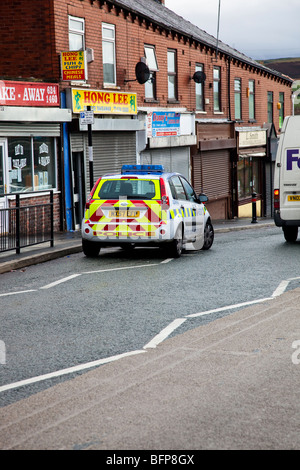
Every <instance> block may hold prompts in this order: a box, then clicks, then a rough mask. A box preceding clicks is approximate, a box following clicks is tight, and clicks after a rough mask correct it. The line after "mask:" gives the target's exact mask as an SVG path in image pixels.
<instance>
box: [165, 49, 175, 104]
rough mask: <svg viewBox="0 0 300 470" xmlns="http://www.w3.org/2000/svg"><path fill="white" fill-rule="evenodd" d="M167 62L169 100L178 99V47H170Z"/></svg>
mask: <svg viewBox="0 0 300 470" xmlns="http://www.w3.org/2000/svg"><path fill="white" fill-rule="evenodd" d="M171 58H172V60H171ZM167 63H168V100H169V101H177V94H178V89H177V50H176V49H168V51H167ZM173 80H174V82H173Z"/></svg>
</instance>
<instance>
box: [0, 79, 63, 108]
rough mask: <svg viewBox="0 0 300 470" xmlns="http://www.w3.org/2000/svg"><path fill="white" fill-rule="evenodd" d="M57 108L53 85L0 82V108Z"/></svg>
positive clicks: (57, 95) (57, 98) (57, 93)
mask: <svg viewBox="0 0 300 470" xmlns="http://www.w3.org/2000/svg"><path fill="white" fill-rule="evenodd" d="M1 105H2V106H44V107H49V106H59V88H58V85H57V84H55V83H34V82H9V81H2V80H0V106H1Z"/></svg>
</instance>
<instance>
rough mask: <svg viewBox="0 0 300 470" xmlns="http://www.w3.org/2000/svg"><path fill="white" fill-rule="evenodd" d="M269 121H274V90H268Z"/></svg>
mask: <svg viewBox="0 0 300 470" xmlns="http://www.w3.org/2000/svg"><path fill="white" fill-rule="evenodd" d="M268 122H269V123H272V122H273V91H268Z"/></svg>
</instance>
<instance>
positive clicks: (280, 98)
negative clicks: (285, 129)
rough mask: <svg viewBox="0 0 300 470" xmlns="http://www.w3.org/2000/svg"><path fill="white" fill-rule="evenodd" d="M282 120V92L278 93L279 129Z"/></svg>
mask: <svg viewBox="0 0 300 470" xmlns="http://www.w3.org/2000/svg"><path fill="white" fill-rule="evenodd" d="M283 120H284V93H283V92H280V93H279V129H281V128H282V125H283Z"/></svg>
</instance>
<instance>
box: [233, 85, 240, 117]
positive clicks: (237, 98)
mask: <svg viewBox="0 0 300 470" xmlns="http://www.w3.org/2000/svg"><path fill="white" fill-rule="evenodd" d="M241 88H242V85H241V79H240V78H236V79H235V80H234V117H235V119H236V120H237V121H240V120H241V119H242V95H241Z"/></svg>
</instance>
